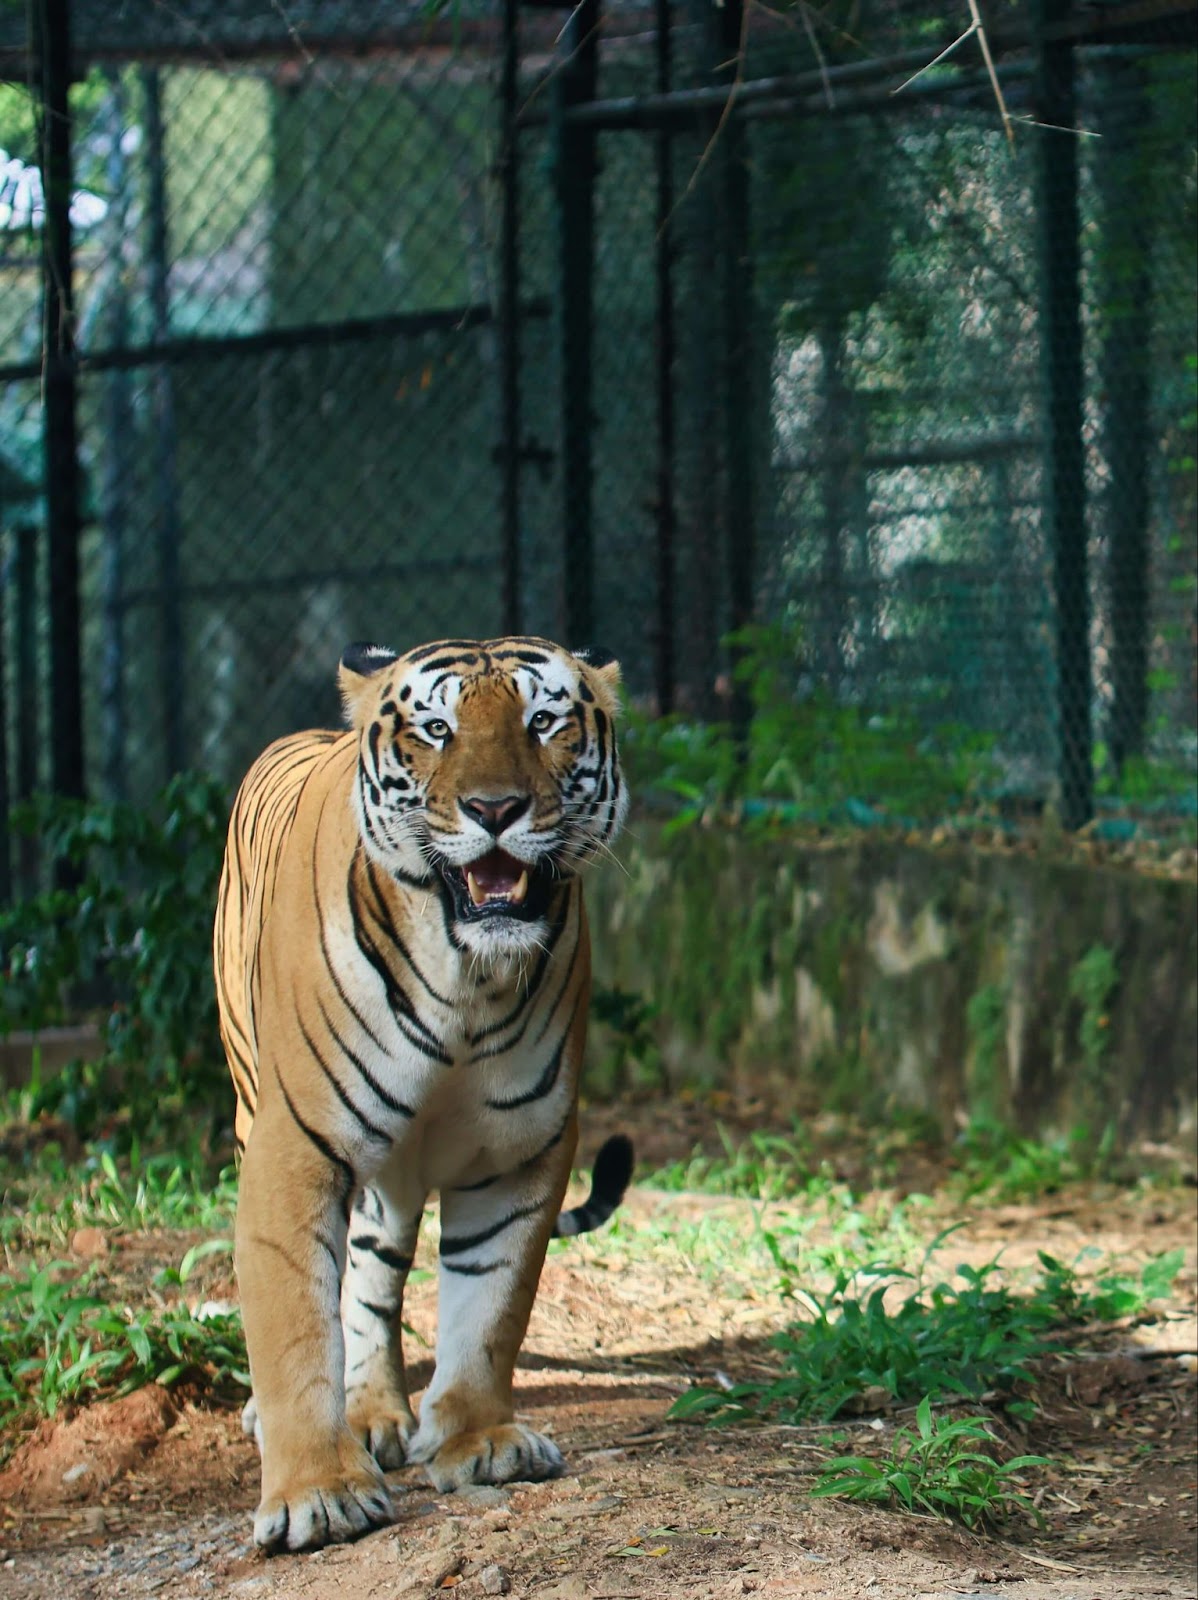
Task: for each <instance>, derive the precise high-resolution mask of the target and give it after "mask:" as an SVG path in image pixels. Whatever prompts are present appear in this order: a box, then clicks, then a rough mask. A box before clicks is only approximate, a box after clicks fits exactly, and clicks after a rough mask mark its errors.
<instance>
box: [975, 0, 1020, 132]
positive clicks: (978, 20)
mask: <svg viewBox="0 0 1198 1600" xmlns="http://www.w3.org/2000/svg"><path fill="white" fill-rule="evenodd" d="M969 14H970V16H971V17H972V18H973V25H974V28H975V29H976V31H977V36H978V43H979V44H980V45H981V47H982V60H983V61H984V62H985V63H986V71H987V72H988V73H989V74H990V83H991V85H992V87H993V89H994V98H995V99H996V100H997V101H998V109H999V112H1000V113H1001V115H1002V125H1003V128H1004V129H1005V130H1006V135H1007V143H1008V144H1009V145H1012V146H1014V143H1015V128H1014V126H1013V124H1012V122H1011V113H1010V112H1009V111H1008V110H1007V102H1006V101H1005V100H1004V99H1003V95H1002V85H1001V84H1000V83H999V81H998V73H997V72H996V71H995V70H994V59H993V57H992V56H991V54H990V41H989V40H988V39H987V38H986V30H985V28H984V27H983V26H982V13H981V12H980V11H979V10H978V0H969Z"/></svg>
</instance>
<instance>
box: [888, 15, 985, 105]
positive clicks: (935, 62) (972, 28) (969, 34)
mask: <svg viewBox="0 0 1198 1600" xmlns="http://www.w3.org/2000/svg"><path fill="white" fill-rule="evenodd" d="M977 31H978V24H977V23H976V22H972V23H970V25H969V27H968V28H966V30H965V32H964V33H963V34H962V35H961V36H960V38H958V39H954V40H953V42H952V44H946V45H945V47H944V49H943V50H942V51H941V52H940V54H939V55H938V56H936V57H934V58H933V59H932V60H931V61H929V62H928V63H927V65H926V66H922V67H920V69H919V71H918V72H913V73H912V74H911V76H910V77H909V78H908V79H907V80H906V82H904V83H900V84H899V86H898V88H897V89H892V90H891V91H890V92H891V94H902V92H903V90H904V89H909V88H910V87H911V85H912V84H913V83H914V82H915V80H916V78H922V77H923V75H924V73H925V72H931V70H932V68H933V67H936V66H939V65H940V63H941V62H942V61H943V60H944V58H945V56H951V55H952V53H953V51H954V50H956V49H957V47H958V46H959V45H963V44H964V43H965V41H966V39H972V38H973V36H974V34H975V33H976V32H977Z"/></svg>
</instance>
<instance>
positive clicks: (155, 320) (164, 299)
mask: <svg viewBox="0 0 1198 1600" xmlns="http://www.w3.org/2000/svg"><path fill="white" fill-rule="evenodd" d="M142 91H143V94H144V97H145V100H144V116H145V149H146V228H147V239H146V267H147V277H148V280H149V292H150V316H151V320H152V326H153V333H154V339H155V342H156V343H159V344H161V343H164V342H165V341H166V340H167V339H168V338H169V337H170V325H171V316H170V287H169V284H168V281H167V262H168V259H169V258H168V254H167V208H166V153H165V150H164V147H163V130H162V86H161V81H160V79H159V76H158V72H157V70H156V69H155V68H153V67H148V68H146V69H145V70H144V71H143V73H142ZM152 381H153V391H152V393H153V414H154V452H155V463H154V466H155V483H156V490H157V499H158V504H157V506H156V508H155V510H156V513H157V516H156V523H157V543H158V588H159V595H160V600H159V618H158V627H159V636H158V637H159V660H160V662H161V671H162V683H161V686H160V692H161V695H162V738H163V768H164V776H165V777H166V778H171V777H173V776H174V774H175V773H176V772H179V771H180V770H181V769H182V767H183V766H184V764H185V761H186V753H185V749H184V726H185V724H184V710H185V708H184V692H185V684H184V673H183V603H182V596H181V592H180V584H181V581H182V575H181V572H180V560H179V554H180V552H179V546H180V540H181V530H180V516H179V487H178V429H177V427H176V423H175V390H174V380H173V378H172V376H171V371H170V368H169V367H168V366H167V365H166V363H165V362H163V363H161V364H160V365H158V366H157V367H155V369H154V376H153V380H152Z"/></svg>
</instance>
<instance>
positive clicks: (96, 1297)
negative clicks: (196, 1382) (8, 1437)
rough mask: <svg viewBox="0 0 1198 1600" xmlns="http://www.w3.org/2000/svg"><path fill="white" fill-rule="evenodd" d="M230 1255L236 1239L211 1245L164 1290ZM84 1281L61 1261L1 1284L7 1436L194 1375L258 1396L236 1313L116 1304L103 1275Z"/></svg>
mask: <svg viewBox="0 0 1198 1600" xmlns="http://www.w3.org/2000/svg"><path fill="white" fill-rule="evenodd" d="M229 1248H230V1245H229V1242H228V1241H227V1240H212V1241H209V1242H208V1243H207V1245H204V1246H199V1247H197V1248H196V1249H194V1250H191V1251H189V1252H188V1254H187V1255H186V1256H185V1257H184V1258H183V1261H182V1262H181V1263H180V1265H179V1267H178V1268H172V1269H167V1270H166V1271H165V1272H164V1273H162V1274H160V1275H159V1282H160V1283H161V1284H162V1285H163V1286H167V1285H169V1284H172V1283H173V1284H174V1285H176V1286H183V1285H185V1284H186V1282H187V1281H188V1278H189V1277H190V1275H191V1273H192V1271H193V1270H194V1267H195V1266H196V1264H197V1262H198V1261H199V1260H200V1259H202V1257H203V1256H204V1255H207V1254H211V1253H212V1252H213V1251H215V1250H228V1249H229ZM76 1272H77V1264H74V1263H71V1262H66V1261H51V1262H47V1263H45V1264H43V1265H40V1266H36V1267H31V1268H29V1269H28V1270H27V1271H26V1272H25V1273H23V1274H8V1275H4V1276H0V1428H5V1429H7V1428H9V1427H11V1425H12V1424H13V1423H19V1422H21V1421H23V1420H25V1419H26V1418H27V1417H29V1416H30V1415H40V1416H53V1415H54V1413H55V1412H56V1411H58V1410H59V1408H60V1407H61V1406H63V1405H64V1404H66V1403H69V1402H73V1401H78V1400H81V1399H83V1398H88V1399H95V1398H100V1397H112V1396H115V1395H120V1394H128V1393H129V1392H131V1391H132V1390H133V1389H137V1388H140V1387H141V1386H142V1385H144V1384H147V1383H155V1382H157V1383H161V1384H164V1385H170V1384H172V1383H174V1382H176V1381H177V1380H178V1379H179V1378H180V1377H182V1376H183V1375H184V1374H187V1375H192V1376H196V1377H199V1378H202V1379H203V1381H204V1382H205V1383H206V1384H207V1385H209V1386H211V1387H214V1388H227V1387H229V1386H232V1385H237V1386H240V1387H244V1388H248V1387H249V1373H248V1366H247V1362H246V1354H245V1337H244V1335H243V1333H242V1329H241V1317H240V1313H239V1312H237V1311H236V1310H230V1311H228V1312H218V1311H215V1310H211V1311H210V1310H207V1309H205V1308H200V1310H199V1311H196V1312H193V1311H190V1310H189V1309H188V1308H187V1307H186V1306H185V1305H182V1304H178V1305H173V1306H167V1307H165V1308H154V1309H150V1308H141V1309H138V1310H135V1309H133V1308H132V1307H130V1306H127V1305H113V1304H111V1303H110V1302H109V1301H108V1300H107V1299H106V1298H105V1297H104V1296H103V1294H102V1293H101V1292H100V1290H101V1288H102V1286H101V1285H99V1284H97V1281H96V1275H95V1272H94V1270H93V1271H91V1272H89V1273H86V1274H85V1275H84V1276H83V1278H82V1279H77V1278H76ZM60 1274H61V1275H60ZM68 1274H69V1278H68V1277H67V1276H66V1275H68Z"/></svg>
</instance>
